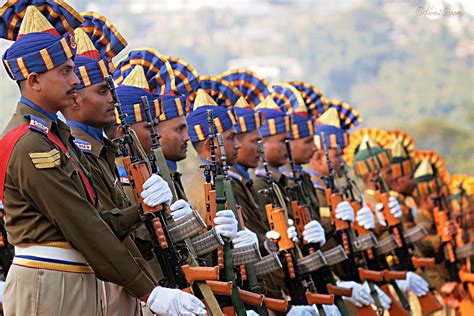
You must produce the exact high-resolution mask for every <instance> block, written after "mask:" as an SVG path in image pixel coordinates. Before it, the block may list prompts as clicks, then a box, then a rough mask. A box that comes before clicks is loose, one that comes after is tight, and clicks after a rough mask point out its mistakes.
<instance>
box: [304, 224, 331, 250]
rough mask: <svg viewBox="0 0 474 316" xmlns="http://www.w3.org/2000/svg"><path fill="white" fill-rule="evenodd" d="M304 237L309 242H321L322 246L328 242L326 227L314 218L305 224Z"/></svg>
mask: <svg viewBox="0 0 474 316" xmlns="http://www.w3.org/2000/svg"><path fill="white" fill-rule="evenodd" d="M303 238H304V240H306V241H307V242H309V243H320V244H321V246H322V245H324V244H325V243H326V236H325V235H324V228H323V226H321V224H320V223H319V222H318V221H315V220H312V221H311V222H309V223H308V224H306V225H305V226H304V231H303Z"/></svg>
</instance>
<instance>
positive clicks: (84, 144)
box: [74, 138, 92, 154]
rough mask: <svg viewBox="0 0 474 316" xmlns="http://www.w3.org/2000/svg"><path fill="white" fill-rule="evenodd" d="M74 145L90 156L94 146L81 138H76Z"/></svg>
mask: <svg viewBox="0 0 474 316" xmlns="http://www.w3.org/2000/svg"><path fill="white" fill-rule="evenodd" d="M74 144H76V146H77V148H79V149H80V150H81V151H82V152H84V153H88V154H90V153H91V151H92V145H91V143H89V142H86V141H85V140H82V139H80V138H74Z"/></svg>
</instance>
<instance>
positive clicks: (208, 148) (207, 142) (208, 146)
mask: <svg viewBox="0 0 474 316" xmlns="http://www.w3.org/2000/svg"><path fill="white" fill-rule="evenodd" d="M203 147H204V148H205V149H206V150H207V151H211V141H210V140H209V138H206V139H205V140H204V143H203Z"/></svg>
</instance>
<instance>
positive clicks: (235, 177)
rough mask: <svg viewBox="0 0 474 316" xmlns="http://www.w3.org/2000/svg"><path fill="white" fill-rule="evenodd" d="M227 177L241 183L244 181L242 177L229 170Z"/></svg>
mask: <svg viewBox="0 0 474 316" xmlns="http://www.w3.org/2000/svg"><path fill="white" fill-rule="evenodd" d="M229 176H231V177H232V178H233V179H235V180H237V181H239V182H242V181H243V180H244V177H242V176H241V175H240V174H238V173H237V172H235V171H232V170H229Z"/></svg>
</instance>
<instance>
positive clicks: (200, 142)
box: [191, 140, 205, 152]
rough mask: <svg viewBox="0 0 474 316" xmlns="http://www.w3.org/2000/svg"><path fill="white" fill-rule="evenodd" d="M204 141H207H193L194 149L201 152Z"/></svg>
mask: <svg viewBox="0 0 474 316" xmlns="http://www.w3.org/2000/svg"><path fill="white" fill-rule="evenodd" d="M204 142H205V140H201V141H198V142H192V143H191V144H193V147H194V150H196V151H197V152H199V151H201V149H202V146H204Z"/></svg>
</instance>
